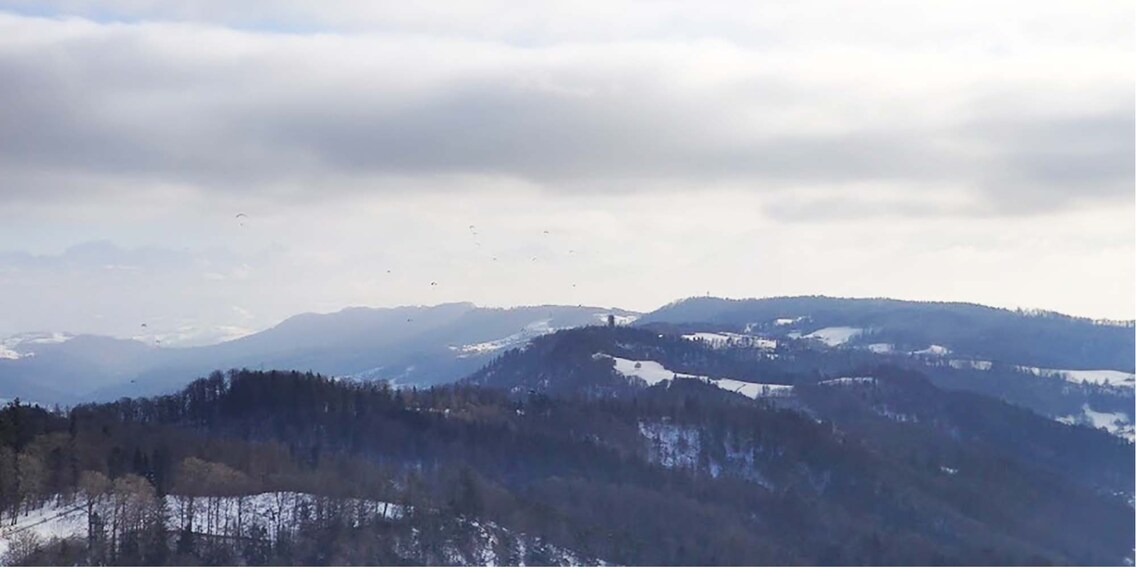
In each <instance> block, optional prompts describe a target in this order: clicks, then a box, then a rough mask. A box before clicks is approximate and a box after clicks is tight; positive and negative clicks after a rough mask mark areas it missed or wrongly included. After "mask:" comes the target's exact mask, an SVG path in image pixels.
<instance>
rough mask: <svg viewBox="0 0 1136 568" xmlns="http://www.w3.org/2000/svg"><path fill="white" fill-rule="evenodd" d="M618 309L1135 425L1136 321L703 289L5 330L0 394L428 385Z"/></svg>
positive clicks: (735, 347) (698, 338) (55, 396)
mask: <svg viewBox="0 0 1136 568" xmlns="http://www.w3.org/2000/svg"><path fill="white" fill-rule="evenodd" d="M609 315H612V316H614V317H615V318H616V320H617V323H618V324H619V325H634V326H637V327H640V328H644V329H650V330H652V331H654V332H656V333H659V334H663V335H666V336H668V337H672V338H673V339H675V340H676V341H684V342H698V343H702V344H705V345H707V346H709V347H711V348H712V349H713V350H715V351H717V352H719V353H727V352H735V351H737V352H752V353H755V354H761V353H765V354H768V355H770V356H771V357H784V356H785V355H783V354H784V353H789V352H791V353H793V356H792V357H791V359H783V360H782V361H781V362H782V363H783V364H782V365H781V367H778V368H777V369H776V370H769V369H766V370H765V371H762V372H758V371H757V369H762V368H763V367H762V366H761V365H763V364H764V362H762V361H761V360H758V359H755V363H754V366H753V368H752V369H750V370H748V371H747V372H746V375H747V376H750V380H751V381H753V383H754V384H764V383H767V382H771V381H770V380H769V379H768V376H762V373H765V375H773V376H775V377H783V376H785V373H798V374H801V373H805V374H807V373H810V372H824V373H836V372H842V371H845V370H848V369H849V368H852V367H855V366H864V365H875V364H889V365H895V366H899V367H902V368H908V369H912V370H916V371H918V372H920V373H922V374H923V375H925V376H927V377H928V378H929V379H930V380H931V381H932V383H933V384H935V385H936V386H938V387H941V388H946V389H951V390H966V391H973V392H978V393H982V394H986V395H990V396H993V397H996V398H1000V399H1002V400H1005V401H1008V402H1011V403H1014V404H1017V405H1020V406H1024V407H1026V408H1029V409H1031V410H1034V411H1035V412H1038V413H1039V414H1042V415H1043V416H1047V417H1049V418H1051V419H1057V420H1062V421H1065V422H1070V423H1082V424H1086V425H1091V426H1098V427H1103V428H1106V429H1108V430H1110V431H1112V432H1113V433H1116V434H1118V435H1121V436H1125V437H1129V438H1131V437H1133V428H1132V424H1133V416H1132V412H1133V411H1132V406H1133V387H1134V386H1136V385H1134V383H1136V380H1134V376H1133V372H1134V368H1133V367H1134V357H1136V355H1134V353H1136V338H1134V328H1133V326H1132V323H1131V322H1110V323H1102V322H1095V321H1091V320H1087V319H1083V318H1074V317H1069V316H1064V315H1060V314H1055V313H1049V312H1028V313H1027V312H1022V311H1012V310H1005V309H998V308H991V307H987V306H980V305H976V304H964V303H940V302H909V301H899V300H888V299H843V298H828V297H785V298H767V299H752V300H730V299H721V298H711V297H701V298H690V299H686V300H681V301H677V302H674V303H672V304H669V305H667V306H664V307H662V308H660V309H658V310H656V311H654V312H651V313H649V314H639V313H636V312H633V311H630V310H622V309H618V308H600V307H588V306H533V307H520V308H512V309H498V308H481V307H477V306H475V305H473V304H470V303H455V304H443V305H439V306H432V307H399V308H349V309H345V310H342V311H340V312H336V313H331V314H302V315H298V316H295V317H292V318H289V319H288V320H285V321H284V322H282V323H281V324H279V325H277V326H275V327H273V328H271V329H268V330H265V331H262V332H260V333H256V334H253V335H249V336H246V337H242V338H239V339H235V340H232V341H227V342H224V343H219V344H215V345H208V346H202V347H192V348H161V347H155V346H153V345H147V344H143V343H141V342H138V341H133V340H123V339H114V338H108V337H97V336H85V335H80V336H71V335H67V334H60V333H54V334H23V335H20V336H14V337H11V338H7V339H5V340H3V341H0V398H7V399H13V398H17V397H19V398H22V399H24V400H31V401H37V402H41V403H45V404H52V403H59V404H75V403H78V402H84V401H90V400H113V399H116V398H119V397H122V396H149V395H156V394H162V393H166V392H172V391H174V390H176V389H178V388H180V387H182V386H183V385H185V384H186V383H188V382H189V381H191V380H193V379H194V378H197V377H200V376H204V375H206V374H208V373H209V372H210V371H212V370H214V369H228V368H250V369H295V370H301V371H308V370H311V371H315V372H319V373H323V374H327V375H329V376H335V377H341V378H349V379H356V380H385V381H388V382H390V383H392V384H395V385H404V386H411V385H413V386H429V385H434V384H442V383H448V382H454V381H457V380H459V379H462V378H463V377H467V376H470V375H471V374H473V373H475V372H476V371H478V370H479V369H481V368H483V367H485V365H486V364H488V363H490V362H491V361H493V360H494V359H495V358H497V357H498V356H500V355H502V354H504V353H506V352H507V351H509V350H510V349H514V348H521V347H524V346H526V345H527V344H528V343H529V342H530V341H531V340H532V339H534V338H537V337H540V336H543V335H545V334H548V333H551V332H554V331H557V330H563V329H569V328H576V327H581V326H588V325H603V324H605V323H606V320H607V317H608V316H609ZM755 357H756V356H755ZM790 360H791V363H790ZM546 372H547V373H551V374H556V373H558V372H560V370H558V369H547V370H546ZM731 378H733V379H735V380H736V379H738V377H731ZM783 380H784V379H783V378H781V379H775V380H773V381H772V382H777V381H783Z"/></svg>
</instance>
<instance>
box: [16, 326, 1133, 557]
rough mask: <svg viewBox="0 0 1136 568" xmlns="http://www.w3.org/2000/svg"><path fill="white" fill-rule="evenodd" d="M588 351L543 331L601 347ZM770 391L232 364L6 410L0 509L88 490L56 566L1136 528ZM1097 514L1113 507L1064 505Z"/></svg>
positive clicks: (1042, 537)
mask: <svg viewBox="0 0 1136 568" xmlns="http://www.w3.org/2000/svg"><path fill="white" fill-rule="evenodd" d="M534 345H536V344H534ZM594 347H596V346H595V345H584V346H582V347H581V346H575V347H574V346H571V345H568V344H565V345H563V346H559V347H558V346H556V345H551V346H549V347H548V349H550V350H552V351H555V350H557V349H563V350H565V353H569V354H571V356H565V357H564V360H565V361H569V360H576V359H578V358H579V357H583V358H586V359H587V360H588V361H594V359H592V358H591V354H592V351H591V350H592V349H593V348H594ZM530 349H531V348H530ZM552 351H550V352H549V353H552ZM514 356H515V355H514ZM580 365H582V368H586V367H587V365H589V363H586V362H581V363H580ZM550 368H551V366H550ZM499 369H500V372H501V373H503V374H507V373H513V371H512V370H510V369H508V368H507V367H499ZM554 372H559V371H554ZM546 378H547V377H546ZM558 378H559V379H565V378H569V375H563V376H558ZM525 384H533V385H539V384H541V383H540V382H539V381H537V382H534V383H525ZM927 386H928V387H929V385H927ZM929 388H931V387H929ZM530 390H531V392H530ZM857 400H859V399H856V398H854V397H853V398H849V399H848V402H847V404H849V405H852V408H853V410H855V409H857V408H861V406H865V405H866V406H865V407H866V408H869V409H870V408H871V406H872V404H874V403H872V402H868V403H863V402H856V401H857ZM774 404H775V403H773V402H767V401H752V400H749V399H746V398H744V397H739V396H736V395H732V394H730V393H727V392H724V391H721V390H719V389H717V388H714V387H712V386H710V385H706V384H703V383H701V382H698V381H676V382H675V383H674V384H671V385H665V386H663V385H661V386H660V387H657V388H652V389H645V390H644V389H637V390H631V391H627V392H625V393H618V394H617V395H616V394H613V395H611V396H596V392H594V391H585V392H584V393H583V394H572V393H570V392H568V391H566V392H564V393H563V394H562V395H561V396H551V395H549V394H546V393H545V392H540V391H538V390H537V389H536V388H535V387H534V388H532V389H528V388H523V389H519V390H516V389H514V392H512V393H510V392H508V391H507V390H500V389H488V388H482V387H478V386H473V385H455V386H448V387H437V388H433V389H428V390H413V389H410V390H395V389H390V388H388V387H387V386H385V385H383V384H372V383H353V382H344V381H335V380H331V379H327V378H324V377H320V376H316V375H311V374H302V373H285V372H252V371H247V370H235V371H230V372H229V373H226V374H222V373H214V374H213V375H211V376H210V377H207V378H205V379H201V380H199V381H197V382H195V383H193V384H192V385H190V386H189V387H188V388H186V389H184V390H183V391H181V392H179V393H176V394H173V395H168V396H163V397H156V398H150V399H136V400H131V399H124V400H121V401H119V402H116V403H111V404H102V405H85V406H81V407H77V408H75V409H72V410H70V411H69V412H66V413H53V412H48V411H45V410H42V409H37V408H31V407H28V406H25V405H18V404H13V405H9V406H8V407H6V408H4V409H3V410H2V411H0V441H2V443H3V447H2V448H0V452H4V453H2V454H0V457H2V458H3V459H2V460H0V473H2V472H10V475H11V477H10V476H9V475H0V479H2V480H6V481H5V483H6V485H3V486H2V487H0V512H2V514H3V515H4V516H5V518H8V519H11V518H12V515H13V514H14V512H15V514H18V512H19V511H27V510H28V509H29V508H31V507H35V506H37V505H38V504H41V503H43V502H47V501H49V500H52V499H56V498H57V497H58V496H60V495H64V496H69V497H68V498H69V499H72V500H74V501H73V502H75V503H78V504H82V505H83V506H84V507H88V506H89V507H90V508H89V509H87V511H88V518H89V519H91V525H90V527H89V529H90V530H89V531H88V534H89V535H90V537H89V538H88V539H87V540H85V541H83V542H78V543H76V542H70V543H56V544H55V545H52V546H40V547H39V548H38V549H32V550H31V551H30V552H28V551H27V550H26V548H27V547H24V549H25V552H27V553H26V554H25V555H24V556H23V557H22V558H21V560H22V561H26V562H48V563H91V564H99V563H107V564H131V563H150V564H161V563H177V564H250V565H252V564H263V563H271V564H292V563H299V564H326V563H363V564H392V563H431V564H454V563H462V562H477V560H476V559H478V558H484V555H483V554H482V553H483V552H484V550H482V549H481V548H479V547H484V546H486V544H485V543H486V541H487V540H493V541H494V542H497V543H499V544H498V547H499V548H500V550H499V551H497V552H496V554H497V556H495V558H497V559H499V560H500V559H505V560H508V559H512V560H516V561H520V560H525V562H526V563H529V564H531V563H538V564H539V563H558V562H566V561H568V560H567V559H575V560H576V561H578V562H582V563H591V562H595V561H596V560H600V559H602V560H604V561H606V562H609V563H617V564H630V565H642V564H655V565H658V564H696V565H699V564H745V565H754V564H937V563H948V564H1044V563H1101V562H1115V561H1117V560H1118V559H1119V558H1120V557H1121V555H1123V554H1125V553H1126V552H1127V550H1128V549H1130V548H1131V541H1130V534H1129V536H1128V537H1123V538H1122V537H1118V536H1116V534H1115V530H1114V529H1113V528H1111V527H1115V526H1119V530H1124V529H1125V528H1131V527H1130V526H1129V525H1130V519H1129V521H1124V520H1123V519H1120V520H1116V519H1117V513H1118V512H1120V513H1124V512H1130V509H1126V508H1125V506H1124V504H1123V503H1122V502H1121V501H1120V500H1119V499H1114V498H1111V497H1108V496H1099V495H1086V492H1085V491H1082V490H1079V489H1076V490H1074V488H1072V486H1071V485H1070V484H1069V483H1067V482H1066V481H1064V480H1062V479H1056V480H1050V479H1048V478H1047V477H1045V475H1044V474H1036V473H1031V472H1030V470H1029V469H1028V468H1020V467H1017V468H1014V467H1011V468H1009V469H1007V468H1003V469H1004V470H1005V471H1010V472H1012V474H1003V475H1000V476H985V475H983V474H981V473H980V472H987V471H994V470H996V469H997V468H999V467H1002V466H1003V465H1005V464H1007V463H1008V464H1010V465H1014V464H1016V463H1018V462H1016V461H1015V459H1016V458H1014V456H1012V455H1008V454H1006V453H1005V452H1003V451H1001V450H999V449H998V448H996V447H979V448H976V449H966V448H965V447H964V444H963V443H962V442H954V443H952V442H950V441H949V440H946V441H944V440H942V439H939V438H935V442H936V443H935V444H933V445H931V449H930V450H928V451H926V452H924V454H922V455H920V456H916V457H913V456H912V455H910V454H909V451H913V448H915V447H917V446H918V442H919V440H924V439H928V440H929V439H931V438H928V437H927V434H925V433H922V432H921V431H919V430H918V429H912V428H910V427H909V425H905V424H900V423H895V422H890V423H880V424H876V425H875V426H874V430H872V431H871V434H872V435H873V436H875V438H874V439H867V438H865V437H862V436H861V431H858V430H857V429H856V428H853V427H852V426H853V425H854V422H849V421H847V420H845V421H843V422H841V421H840V420H841V419H839V417H840V416H842V415H841V414H840V412H842V411H839V410H828V411H826V413H827V414H826V415H825V416H824V417H823V418H822V417H818V416H816V415H809V414H805V413H802V412H799V411H793V410H786V409H782V408H778V407H777V406H775V405H774ZM777 404H780V403H777ZM832 404H833V406H835V407H837V408H838V409H839V408H843V406H841V404H840V403H839V401H834V402H833V403H832ZM856 405H860V406H856ZM818 408H819V405H818ZM861 410H863V409H862V408H861ZM857 412H858V411H857ZM850 416H857V414H856V413H855V412H853V413H852V414H850ZM645 432H647V433H652V436H653V437H651V436H645V435H644V433H645ZM864 432H866V430H865V431H864ZM675 433H681V435H682V439H683V440H684V442H683V443H681V444H679V443H677V441H676V439H675V438H674V436H673V434H675ZM889 440H895V441H896V444H895V445H894V447H895V448H902V449H903V450H902V451H899V450H893V449H890V448H891V447H892V444H890V442H889ZM900 442H902V443H900ZM680 455H681V456H686V457H688V458H689V459H685V458H684V459H675V456H680ZM959 456H963V457H965V459H964V460H962V461H961V462H960V461H959ZM959 463H962V464H964V467H965V469H962V471H963V472H964V473H959V474H958V475H957V476H953V475H947V474H944V473H943V471H942V469H941V467H942V466H949V467H958V464H959ZM1019 465H1020V464H1019ZM1105 465H1106V466H1107V465H1108V464H1107V463H1106V464H1105ZM5 467H6V468H8V469H7V470H5V469H2V468H5ZM7 480H14V481H7ZM265 492H272V493H273V494H285V493H287V494H293V493H299V494H304V495H311V496H313V497H312V498H313V499H317V501H315V502H313V501H310V500H306V499H301V500H297V501H295V502H294V503H293V504H292V505H290V506H287V507H282V508H281V513H280V514H279V515H277V517H275V519H276V521H275V522H272V523H266V522H262V521H259V520H258V521H256V522H252V521H249V522H246V519H253V518H258V517H256V515H251V514H250V516H248V517H246V513H247V512H248V510H247V509H246V506H249V503H252V502H253V501H254V500H253V501H247V502H246V501H242V500H243V499H246V498H249V499H251V497H250V496H254V495H258V494H264V493H265ZM1023 494H1030V495H1034V496H1035V497H1036V499H1037V504H1036V505H1035V506H1032V507H1031V506H1027V505H1026V504H1023V502H1022V501H1021V499H1020V496H1021V495H1023ZM975 501H981V506H980V507H975V506H974V502H975ZM301 502H303V503H307V504H306V505H303V507H305V508H306V509H307V513H304V514H300V513H299V510H300V509H301V504H300V503H301ZM378 503H391V504H396V505H397V506H398V507H399V510H400V511H405V512H406V514H404V515H400V516H392V515H390V514H389V510H384V509H382V508H380V507H379V506H378V505H377V504H378ZM1003 505H1005V506H1006V510H1011V511H1014V512H1015V513H1019V514H1021V515H1023V516H1024V518H1017V517H1007V516H1005V515H1003V514H1001V513H1000V511H1001V510H1002V509H1001V507H1003ZM222 509H224V510H226V511H230V512H229V513H222ZM285 509H286V510H287V512H288V514H289V515H292V516H290V517H287V520H286V521H285V520H283V519H284V510H285ZM321 511H322V512H321ZM1058 511H1076V514H1074V515H1071V516H1070V515H1069V513H1059V512H1058ZM1092 516H1095V517H1096V518H1098V519H1104V520H1105V521H1107V522H1109V523H1113V524H1112V525H1110V528H1109V529H1108V530H1103V531H1102V530H1101V529H1100V527H1092V526H1082V525H1078V524H1074V523H1070V522H1068V521H1067V518H1075V519H1083V518H1088V517H1092ZM474 523H476V525H475V524H474ZM1125 523H1128V524H1125ZM486 527H496V528H493V529H492V530H491V533H492V534H493V535H495V536H494V538H493V539H489V538H488V537H487V536H486V534H489V533H485V532H482V531H485V530H490V529H486ZM1027 527H1028V530H1026V528H1027ZM1129 533H1131V531H1129ZM503 542H509V543H512V544H509V545H508V546H505V545H500V543H503ZM41 545H42V543H41ZM521 549H523V554H522V552H519V551H520V550H521ZM518 554H521V556H517V555H518ZM524 555H530V556H529V557H528V558H529V559H526V557H525V556H524ZM502 561H504V560H502ZM482 563H483V562H482Z"/></svg>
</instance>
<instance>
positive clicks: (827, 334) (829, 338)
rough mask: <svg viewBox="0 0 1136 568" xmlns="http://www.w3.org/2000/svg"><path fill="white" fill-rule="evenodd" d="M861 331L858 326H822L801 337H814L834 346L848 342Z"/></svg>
mask: <svg viewBox="0 0 1136 568" xmlns="http://www.w3.org/2000/svg"><path fill="white" fill-rule="evenodd" d="M863 332H864V330H863V329H860V328H858V327H844V326H839V327H823V328H821V329H818V330H816V331H814V332H812V333H810V334H808V335H802V336H801V339H816V340H818V341H820V342H821V343H824V344H825V345H827V346H829V347H836V346H837V345H844V344H845V343H848V341H849V340H850V339H852V338H853V337H856V336H857V335H860V334H861V333H863Z"/></svg>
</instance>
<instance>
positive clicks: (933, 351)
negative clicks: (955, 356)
mask: <svg viewBox="0 0 1136 568" xmlns="http://www.w3.org/2000/svg"><path fill="white" fill-rule="evenodd" d="M950 352H951V350H950V349H949V348H947V347H943V346H942V345H934V344H932V345H931V346H930V347H928V348H926V349H920V350H918V351H912V352H911V353H912V354H913V355H935V356H938V357H941V356H943V355H947V354H949V353H950Z"/></svg>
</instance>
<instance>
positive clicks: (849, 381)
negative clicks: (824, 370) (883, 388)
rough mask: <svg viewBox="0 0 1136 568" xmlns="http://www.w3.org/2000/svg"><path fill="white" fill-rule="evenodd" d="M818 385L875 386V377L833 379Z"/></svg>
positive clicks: (820, 382)
mask: <svg viewBox="0 0 1136 568" xmlns="http://www.w3.org/2000/svg"><path fill="white" fill-rule="evenodd" d="M817 384H818V385H826V386H834V385H862V384H872V385H874V384H876V378H875V377H838V378H835V379H828V380H824V381H819V382H817Z"/></svg>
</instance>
